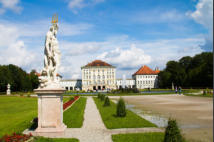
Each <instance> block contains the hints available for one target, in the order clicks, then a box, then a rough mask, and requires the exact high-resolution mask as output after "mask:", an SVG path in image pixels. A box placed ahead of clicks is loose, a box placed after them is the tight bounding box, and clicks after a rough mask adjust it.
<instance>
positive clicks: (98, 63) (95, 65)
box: [84, 60, 114, 67]
mask: <svg viewBox="0 0 214 142" xmlns="http://www.w3.org/2000/svg"><path fill="white" fill-rule="evenodd" d="M99 66H102V67H103V66H105V67H114V66H112V65H110V64H108V63H106V62H104V61H102V60H94V61H93V62H91V63H88V64H87V65H85V66H84V67H99Z"/></svg>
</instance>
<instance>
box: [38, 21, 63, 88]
mask: <svg viewBox="0 0 214 142" xmlns="http://www.w3.org/2000/svg"><path fill="white" fill-rule="evenodd" d="M57 21H58V19H57ZM52 23H53V24H52V26H51V27H50V30H49V31H48V32H47V34H46V39H45V51H44V54H45V59H44V68H43V70H42V73H41V76H40V77H39V81H40V88H44V87H51V86H52V87H57V86H59V81H58V79H57V72H58V69H59V65H60V57H61V53H60V51H59V44H58V40H57V38H56V35H57V31H58V25H57V22H56V21H54V22H53V21H52Z"/></svg>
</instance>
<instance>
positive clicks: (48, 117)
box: [34, 88, 67, 133]
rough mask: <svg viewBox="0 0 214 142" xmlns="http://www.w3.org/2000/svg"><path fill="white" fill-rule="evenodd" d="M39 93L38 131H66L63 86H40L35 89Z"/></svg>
mask: <svg viewBox="0 0 214 142" xmlns="http://www.w3.org/2000/svg"><path fill="white" fill-rule="evenodd" d="M34 91H35V93H37V95H38V128H37V129H36V132H37V133H43V132H44V133H48V132H64V131H65V129H66V128H67V127H66V125H65V124H63V96H62V94H63V93H64V92H65V90H64V89H63V88H40V89H36V90H34Z"/></svg>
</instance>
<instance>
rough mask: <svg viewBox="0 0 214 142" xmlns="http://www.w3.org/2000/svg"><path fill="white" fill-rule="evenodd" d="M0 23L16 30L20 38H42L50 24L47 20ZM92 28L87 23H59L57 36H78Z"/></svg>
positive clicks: (2, 21) (0, 21)
mask: <svg viewBox="0 0 214 142" xmlns="http://www.w3.org/2000/svg"><path fill="white" fill-rule="evenodd" d="M0 23H2V24H4V25H7V26H10V27H16V30H17V31H16V33H18V34H19V35H20V36H22V37H23V36H26V37H36V36H37V37H38V36H43V37H44V36H45V35H46V32H47V31H48V30H49V28H50V25H51V22H50V21H48V20H39V21H31V22H25V23H11V22H8V21H4V20H0ZM0 28H1V27H0ZM92 28H93V25H92V24H88V23H76V24H71V23H67V22H60V23H59V36H75V35H80V34H83V33H85V32H87V31H88V30H90V29H92Z"/></svg>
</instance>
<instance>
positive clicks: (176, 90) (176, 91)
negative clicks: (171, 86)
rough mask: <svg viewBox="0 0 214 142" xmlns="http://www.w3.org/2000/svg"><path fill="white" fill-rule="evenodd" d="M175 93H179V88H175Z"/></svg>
mask: <svg viewBox="0 0 214 142" xmlns="http://www.w3.org/2000/svg"><path fill="white" fill-rule="evenodd" d="M175 93H176V94H177V93H178V88H177V86H175Z"/></svg>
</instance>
